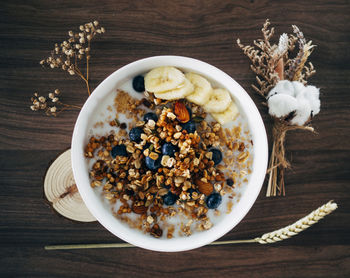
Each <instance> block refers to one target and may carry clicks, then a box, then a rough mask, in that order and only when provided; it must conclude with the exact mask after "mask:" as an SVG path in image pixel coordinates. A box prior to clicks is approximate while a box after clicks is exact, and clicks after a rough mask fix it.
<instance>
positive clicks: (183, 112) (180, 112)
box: [174, 101, 190, 123]
mask: <svg viewBox="0 0 350 278" xmlns="http://www.w3.org/2000/svg"><path fill="white" fill-rule="evenodd" d="M174 113H175V115H176V118H177V119H178V120H179V122H181V123H187V122H188V121H189V120H190V113H189V112H188V110H187V107H186V105H185V104H184V103H183V102H181V101H177V102H176V103H175V107H174Z"/></svg>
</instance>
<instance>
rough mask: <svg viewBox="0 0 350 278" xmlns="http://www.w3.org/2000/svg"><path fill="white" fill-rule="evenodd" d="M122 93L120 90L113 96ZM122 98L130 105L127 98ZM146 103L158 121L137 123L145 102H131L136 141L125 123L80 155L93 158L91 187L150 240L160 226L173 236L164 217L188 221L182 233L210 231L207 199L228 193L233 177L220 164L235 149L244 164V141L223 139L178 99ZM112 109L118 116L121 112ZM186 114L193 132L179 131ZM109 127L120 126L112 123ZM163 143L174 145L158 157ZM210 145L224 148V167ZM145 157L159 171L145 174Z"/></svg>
mask: <svg viewBox="0 0 350 278" xmlns="http://www.w3.org/2000/svg"><path fill="white" fill-rule="evenodd" d="M124 93H125V92H122V91H119V92H118V95H119V96H120V94H124ZM119 99H120V98H119ZM124 99H125V101H124V102H125V103H127V105H128V106H129V107H131V106H130V105H131V104H130V101H131V100H130V98H127V99H126V98H124ZM147 101H148V102H149V103H152V108H153V109H154V111H155V112H156V114H157V121H154V120H152V119H150V120H148V121H147V122H145V121H140V120H137V121H136V119H138V117H139V116H141V115H142V111H143V113H145V111H144V110H143V109H142V108H140V107H141V106H142V105H144V104H145V103H147V102H145V100H140V101H136V100H135V101H134V103H133V104H132V105H133V106H132V109H134V110H135V111H137V113H133V114H130V115H129V116H130V117H131V116H132V117H133V118H134V120H135V121H134V122H135V123H134V124H131V126H130V127H137V128H139V129H140V130H142V133H141V135H140V140H139V141H138V142H135V141H132V140H130V139H129V138H128V137H127V132H126V130H125V126H126V124H125V123H122V124H123V126H124V128H123V129H120V130H119V132H118V133H116V132H112V133H111V134H109V135H108V136H102V137H99V138H97V137H94V136H93V137H91V138H90V140H89V143H88V144H87V146H86V149H85V155H86V157H87V158H95V159H96V161H95V162H94V163H93V165H92V168H91V171H90V177H91V187H102V192H103V194H104V197H105V198H106V199H107V200H109V201H110V203H111V204H116V206H115V209H113V210H112V212H113V214H114V215H115V216H116V217H117V218H118V219H120V220H122V221H125V222H128V223H129V225H131V226H133V227H136V228H139V229H140V230H143V231H144V232H146V233H149V234H151V235H152V236H154V237H161V236H162V235H163V230H165V228H167V237H168V238H171V237H173V233H174V226H173V225H170V224H167V219H169V218H170V217H172V216H175V215H177V214H181V215H183V216H185V218H186V219H187V223H186V224H184V223H182V224H181V227H180V230H181V233H183V234H185V235H190V234H191V233H192V230H191V226H192V224H193V223H195V224H196V228H197V229H198V230H206V229H209V228H211V226H212V223H211V221H210V219H209V217H208V215H207V212H208V206H207V203H206V200H207V199H208V196H210V195H211V194H217V195H220V196H223V195H225V194H226V192H228V191H232V187H234V186H235V179H236V177H237V173H234V172H233V171H225V170H226V166H225V165H226V163H232V159H233V156H234V150H238V149H240V152H241V154H243V156H242V155H241V156H242V157H240V159H241V160H242V158H243V160H244V161H245V160H246V158H247V157H248V156H249V153H248V152H244V148H245V147H244V143H243V142H234V143H233V142H232V140H228V134H230V131H228V130H226V132H225V131H224V130H223V129H222V127H221V126H220V124H218V123H208V122H207V121H205V120H204V118H205V116H206V115H205V113H204V112H203V111H202V110H201V108H200V107H199V106H196V105H193V104H189V103H186V104H185V103H184V102H179V101H177V102H167V103H160V102H159V101H157V99H152V98H151V99H150V100H147ZM147 107H150V105H148V106H147ZM188 110H191V111H190V112H189V111H188ZM117 111H118V113H121V112H122V108H121V107H119V108H118V109H117ZM186 113H187V114H192V119H196V121H197V122H198V123H197V128H196V130H195V131H194V132H193V133H192V132H191V133H189V132H188V131H187V130H186V129H185V128H183V125H182V124H183V123H184V121H186V120H187V121H188V119H189V116H188V115H187V114H186ZM110 124H111V125H112V126H115V125H117V126H121V125H122V124H121V123H119V122H117V121H112V122H110ZM230 138H231V137H230ZM164 143H171V144H172V145H173V146H175V147H176V152H174V155H165V154H164V153H162V145H163V144H164ZM116 146H119V147H118V148H119V149H120V150H121V152H119V153H117V155H116V156H115V157H114V155H113V151H112V150H113V148H115V147H116ZM124 146H125V149H124ZM212 147H216V148H218V149H221V150H223V147H225V148H227V150H228V152H229V155H225V159H224V163H221V164H218V165H216V164H215V162H214V161H213V151H211V150H212ZM230 155H231V156H230ZM147 157H148V158H150V159H151V160H152V161H155V162H158V163H159V167H157V168H156V169H152V170H150V169H149V167H147V164H146V162H145V160H146V159H147ZM243 160H242V161H243ZM244 161H243V162H244ZM166 198H168V200H169V198H170V199H171V198H174V202H173V204H172V203H171V202H170V203H171V204H170V205H169V202H168V203H167V201H166ZM220 198H221V197H220ZM118 200H119V201H120V202H117V201H118ZM231 207H232V205H231ZM131 212H133V213H135V214H137V215H139V217H137V220H135V219H132V218H130V217H128V215H129V214H130V213H131ZM216 213H217V214H219V212H218V211H217V212H216Z"/></svg>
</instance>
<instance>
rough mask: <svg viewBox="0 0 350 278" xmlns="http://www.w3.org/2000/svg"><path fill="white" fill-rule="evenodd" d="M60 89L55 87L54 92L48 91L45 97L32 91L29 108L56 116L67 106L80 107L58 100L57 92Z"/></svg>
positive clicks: (58, 92)
mask: <svg viewBox="0 0 350 278" xmlns="http://www.w3.org/2000/svg"><path fill="white" fill-rule="evenodd" d="M60 93H61V92H60V90H58V89H56V90H55V91H54V92H52V93H49V94H48V96H47V97H44V96H39V94H38V93H34V95H33V96H32V98H31V102H32V105H31V106H30V109H31V110H32V111H44V112H45V114H46V115H47V116H54V117H56V116H57V115H58V114H59V113H61V112H62V111H64V110H66V109H68V108H78V109H81V107H80V106H77V105H71V104H66V103H63V102H62V101H60V99H59V94H60Z"/></svg>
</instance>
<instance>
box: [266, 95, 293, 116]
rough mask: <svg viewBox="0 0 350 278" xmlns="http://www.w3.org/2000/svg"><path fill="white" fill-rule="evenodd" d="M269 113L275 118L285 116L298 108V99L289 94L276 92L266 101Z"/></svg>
mask: <svg viewBox="0 0 350 278" xmlns="http://www.w3.org/2000/svg"><path fill="white" fill-rule="evenodd" d="M267 104H268V106H269V114H270V115H272V116H275V117H277V118H280V117H285V116H287V115H288V114H289V113H290V112H293V111H295V110H296V109H297V108H298V101H297V100H296V98H294V97H292V96H290V95H284V94H276V95H273V96H271V97H270V98H269V100H268V101H267Z"/></svg>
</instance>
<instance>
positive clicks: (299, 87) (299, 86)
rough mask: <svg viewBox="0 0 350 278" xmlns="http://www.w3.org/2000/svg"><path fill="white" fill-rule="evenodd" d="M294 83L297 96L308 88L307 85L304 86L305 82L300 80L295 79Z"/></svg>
mask: <svg viewBox="0 0 350 278" xmlns="http://www.w3.org/2000/svg"><path fill="white" fill-rule="evenodd" d="M292 85H293V88H294V96H295V97H298V96H299V95H300V94H302V93H304V91H305V90H306V87H305V86H304V84H303V83H301V82H299V81H293V82H292Z"/></svg>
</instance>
